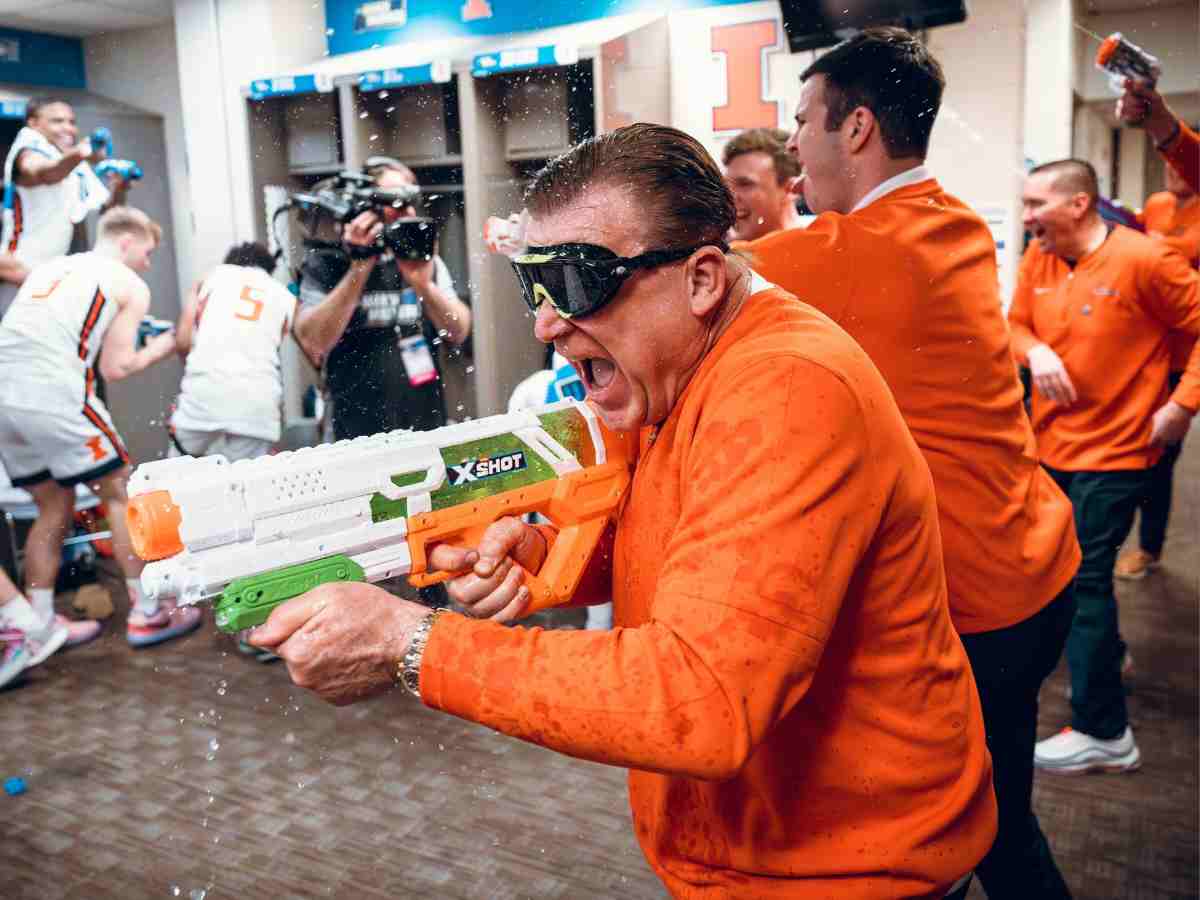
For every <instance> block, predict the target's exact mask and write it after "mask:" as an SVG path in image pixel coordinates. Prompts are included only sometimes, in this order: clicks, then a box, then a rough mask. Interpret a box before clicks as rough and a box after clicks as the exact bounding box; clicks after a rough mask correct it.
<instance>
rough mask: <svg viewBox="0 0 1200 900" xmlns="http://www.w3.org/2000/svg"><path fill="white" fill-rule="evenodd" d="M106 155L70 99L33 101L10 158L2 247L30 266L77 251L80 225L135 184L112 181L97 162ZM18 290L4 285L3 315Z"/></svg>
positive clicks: (1, 291)
mask: <svg viewBox="0 0 1200 900" xmlns="http://www.w3.org/2000/svg"><path fill="white" fill-rule="evenodd" d="M102 159H104V148H102V147H93V146H92V144H91V142H90V141H89V140H86V139H85V140H82V141H80V140H79V131H78V129H77V128H76V125H75V110H73V109H72V108H71V105H70V104H69V103H67V102H66V101H65V100H60V99H58V98H55V97H43V98H36V99H34V100H31V101H30V102H29V104H28V106H27V107H26V110H25V127H24V128H22V129H21V130H20V132H18V134H17V137H16V140H14V141H13V145H12V148H11V149H10V150H9V152H8V157H7V159H6V160H5V162H4V180H5V182H6V183H7V185H8V191H7V192H6V194H5V200H6V204H5V206H6V208H5V210H4V216H3V220H4V228H3V237H0V242H2V243H0V250H3V251H4V252H6V253H11V254H13V255H14V256H16V257H17V259H18V260H20V261H21V262H22V263H24V264H25V265H26V266H27V267H28V268H29V269H33V268H35V267H36V266H40V265H41V264H42V263H46V262H49V261H50V260H52V259H55V258H56V257H59V256H66V255H67V253H69V252H70V250H71V243H72V239H73V238H74V236H75V228H76V226H77V225H78V224H79V223H81V222H82V221H83V220H84V219H85V218H86V217H87V215H88V213H89V212H91V211H92V210H97V209H101V208H105V207H108V206H118V205H120V204H122V203H124V197H125V192H126V191H127V190H128V187H129V183H128V182H127V181H125V180H124V179H122V178H120V177H119V176H116V175H113V176H112V177H111V178H110V179H109V181H108V183H107V184H105V183H103V182H101V181H100V179H99V178H97V176H96V173H95V172H93V171H92V168H91V163H95V162H100V160H102ZM15 293H16V290H15V288H13V287H12V286H11V285H9V284H4V285H0V316H2V315H3V314H4V310H5V309H6V307H7V306H8V303H9V301H11V300H12V298H13V296H14V295H15Z"/></svg>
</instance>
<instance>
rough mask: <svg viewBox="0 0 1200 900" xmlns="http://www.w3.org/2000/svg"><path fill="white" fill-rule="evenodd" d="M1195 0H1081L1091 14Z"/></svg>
mask: <svg viewBox="0 0 1200 900" xmlns="http://www.w3.org/2000/svg"><path fill="white" fill-rule="evenodd" d="M1195 2H1196V0H1083V6H1084V8H1085V9H1086V10H1087V11H1088V12H1089V13H1091V14H1093V15H1095V14H1097V13H1123V12H1141V11H1142V10H1146V9H1163V8H1164V7H1167V6H1183V5H1185V4H1187V3H1192V4H1195Z"/></svg>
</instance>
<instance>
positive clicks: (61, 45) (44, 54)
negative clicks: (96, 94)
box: [0, 28, 87, 90]
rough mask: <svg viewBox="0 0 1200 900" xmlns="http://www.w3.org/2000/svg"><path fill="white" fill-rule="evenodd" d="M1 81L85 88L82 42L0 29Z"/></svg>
mask: <svg viewBox="0 0 1200 900" xmlns="http://www.w3.org/2000/svg"><path fill="white" fill-rule="evenodd" d="M0 81H2V82H7V83H8V84H36V85H40V86H44V87H61V88H78V89H80V90H82V89H84V88H86V87H87V78H86V76H85V74H84V68H83V41H81V40H80V39H79V38H72V37H60V36H59V35H56V34H39V33H37V32H33V31H17V30H16V29H13V28H0Z"/></svg>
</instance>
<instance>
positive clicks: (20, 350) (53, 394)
mask: <svg viewBox="0 0 1200 900" xmlns="http://www.w3.org/2000/svg"><path fill="white" fill-rule="evenodd" d="M135 278H137V275H136V274H135V273H134V272H133V270H132V269H129V268H128V267H126V266H125V265H124V264H123V263H121V262H119V261H117V260H115V259H111V258H110V257H107V256H101V255H99V254H96V253H77V254H75V255H73V256H60V257H59V258H58V259H54V260H51V261H50V262H48V263H46V264H45V265H41V266H38V267H37V268H36V269H34V270H33V271H32V272H31V273H30V274H29V277H28V278H27V279H26V280H25V283H24V284H23V285H21V290H20V291H19V292H18V293H17V297H16V299H15V300H13V304H12V306H11V307H10V308H9V310H8V312H7V314H5V316H4V319H3V320H2V321H0V403H4V404H5V405H6V406H13V407H17V408H23V409H54V408H55V406H56V405H57V404H59V403H62V402H65V401H69V402H70V403H71V404H72V405H78V404H79V403H80V402H83V400H84V399H85V396H86V395H90V393H91V391H92V384H93V379H94V375H93V366H94V365H95V362H96V355H97V354H98V353H99V352H100V347H101V345H102V344H103V343H104V335H105V334H106V333H107V332H108V327H109V325H111V324H112V320H113V318H114V317H115V316H116V314H117V309H118V303H117V298H118V297H119V296H120V295H121V293H122V291H123V290H124V289H126V288H127V286H128V285H129V284H130V281H131V279H135Z"/></svg>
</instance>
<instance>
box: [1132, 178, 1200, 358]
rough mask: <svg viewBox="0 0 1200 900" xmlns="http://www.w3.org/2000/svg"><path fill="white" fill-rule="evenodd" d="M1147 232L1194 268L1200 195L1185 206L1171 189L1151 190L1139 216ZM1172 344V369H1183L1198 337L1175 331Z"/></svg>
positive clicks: (1199, 260) (1199, 248)
mask: <svg viewBox="0 0 1200 900" xmlns="http://www.w3.org/2000/svg"><path fill="white" fill-rule="evenodd" d="M1138 219H1139V220H1140V221H1141V223H1142V226H1143V227H1144V228H1145V229H1146V234H1148V235H1150V237H1152V238H1155V239H1156V240H1160V241H1162V242H1163V243H1164V244H1166V245H1167V246H1168V247H1170V248H1171V249H1173V250H1178V251H1179V252H1180V253H1182V254H1183V258H1184V259H1186V260H1187V261H1188V262H1189V263H1190V264H1191V266H1192V268H1193V269H1195V268H1197V267H1200V196H1192V197H1191V198H1190V200H1189V201H1188V202H1187V203H1186V204H1185V205H1184V206H1182V207H1180V205H1179V198H1178V197H1176V196H1175V195H1174V194H1172V193H1171V192H1170V191H1160V192H1159V193H1157V194H1151V195H1150V196H1149V198H1147V200H1146V208H1145V209H1144V210H1142V214H1141V215H1140V216H1139V217H1138ZM1167 340H1168V348H1169V350H1170V352H1171V371H1172V372H1182V371H1183V370H1184V367H1185V366H1187V361H1188V357H1190V356H1191V355H1192V347H1193V346H1194V345H1195V343H1196V340H1195V338H1192V337H1191V336H1189V335H1186V334H1180V333H1179V332H1177V331H1173V332H1171V335H1170V337H1169V338H1168V339H1167Z"/></svg>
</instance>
